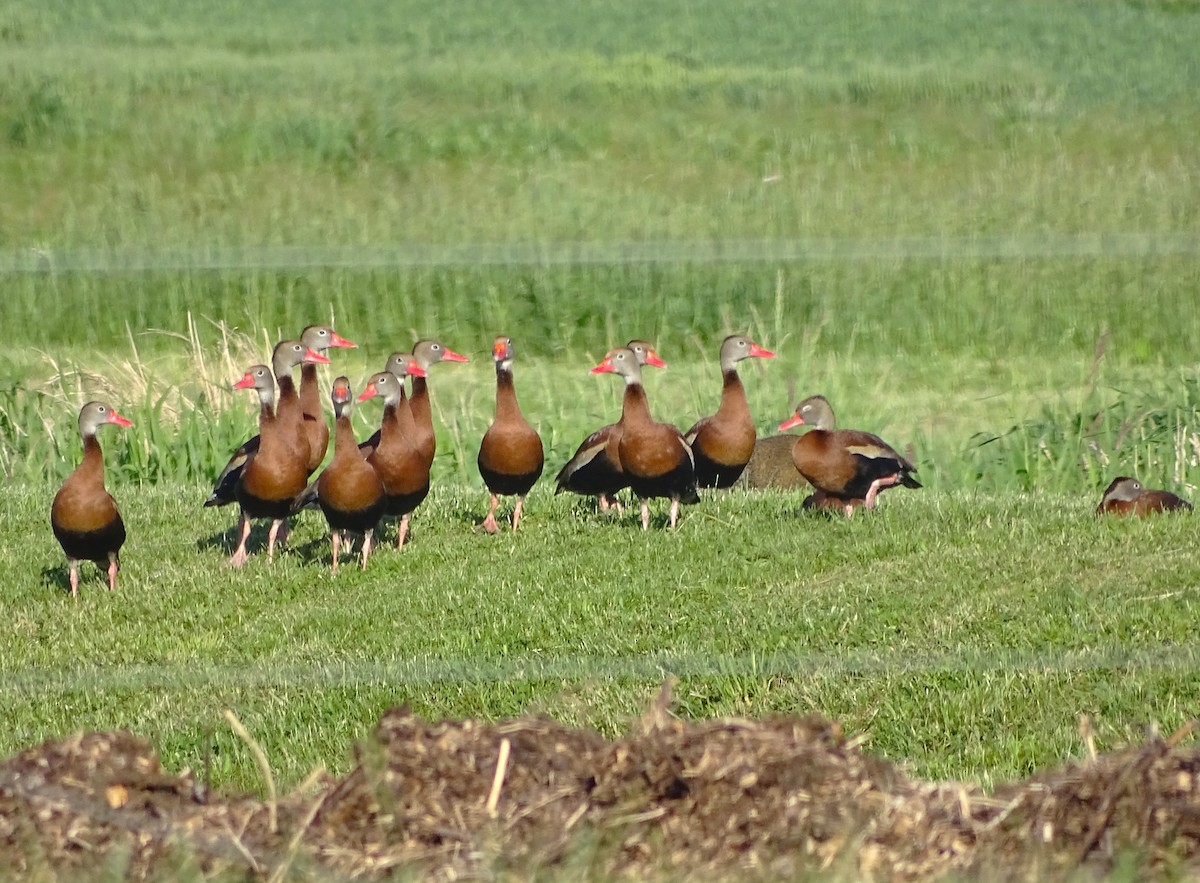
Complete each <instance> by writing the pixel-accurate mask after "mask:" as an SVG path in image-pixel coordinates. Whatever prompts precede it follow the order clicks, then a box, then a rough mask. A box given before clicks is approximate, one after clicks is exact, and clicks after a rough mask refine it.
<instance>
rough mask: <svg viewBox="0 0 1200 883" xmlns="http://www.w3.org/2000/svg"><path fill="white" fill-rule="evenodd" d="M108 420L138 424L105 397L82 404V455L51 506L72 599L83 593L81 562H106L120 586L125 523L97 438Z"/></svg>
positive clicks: (110, 584) (110, 575) (112, 582)
mask: <svg viewBox="0 0 1200 883" xmlns="http://www.w3.org/2000/svg"><path fill="white" fill-rule="evenodd" d="M109 423H111V424H112V425H113V426H133V423H132V422H131V421H129V420H126V419H125V418H124V417H122V416H121V415H120V414H118V413H117V412H116V411H114V410H113V409H112V406H111V405H108V404H106V403H105V402H88V403H87V404H86V405H84V406H83V407H82V408H80V409H79V434H80V436H82V438H83V460H81V461H80V463H79V465H78V466H76V467H75V471H74V472H72V473H71V474H70V476H68V477H67V480H66V481H64V482H63V486H62V487H61V488H59V489H58V493H57V494H55V495H54V503H53V504H52V505H51V506H50V527H51V529H52V530H53V531H54V536H55V538H56V539H57V540H58V542H59V545H61V546H62V548H63V551H64V552H65V553H66V554H67V570H68V572H69V575H70V581H71V597H72V598H78V597H79V562H80V561H95V562H96V564H97V565H99V566H100V567H104V566H106V565H107V567H108V590H109V591H110V592H111V591H112V590H113V589H115V588H116V587H117V571H118V570H120V569H121V559H120V552H121V546H122V545H123V544H124V542H125V523H124V522H123V521H122V520H121V513H120V511H118V509H117V501H116V500H114V499H113V498H112V494H110V493H109V492H108V491H107V490H105V489H104V454H103V453H102V452H101V450H100V442H98V441H96V431H97V430H98V429H99V428H100V427H101V426H105V425H107V424H109Z"/></svg>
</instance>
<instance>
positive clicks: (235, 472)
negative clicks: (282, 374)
mask: <svg viewBox="0 0 1200 883" xmlns="http://www.w3.org/2000/svg"><path fill="white" fill-rule="evenodd" d="M299 342H300V343H302V344H304V346H306V347H308V348H309V349H310V350H312V351H313V352H314V353H317V354H319V355H321V356H322V358H321V359H318V360H316V361H315V362H312V363H306V364H305V365H304V366H303V367H302V368H301V369H300V393H299V395H298V396H297V397H296V399H295V401H296V402H298V403H299V408H300V412H299V413H300V421H301V426H302V427H303V432H304V434H305V441H306V443H307V446H308V447H307V450H308V459H307V463H306V467H307V469H308V474H309V475H312V474H313V473H314V472H316V470H317V467H318V466H320V465H321V461H322V460H324V459H325V452H326V450H327V449H328V447H329V427H328V426H326V425H325V417H324V416H323V415H322V413H321V391H320V388H319V386H318V384H317V368H316V365H317V364H318V363H327V362H328V361H329V359H328V358H327V357H325V356H324V355H323V354H324V352H325V351H326V350H327V349H329V348H330V347H353V346H355V344H353V343H351V342H350V341H348V340H346V339H345V338H344V337H340V336H338V335H337V334H335V333H334V331H333V329H331V328H328V327H326V326H324V325H309V326H308V327H307V328H305V329H304V332H303V333H302V334H301V336H300V341H299ZM287 343H291V344H295V343H296V341H284V342H283V343H281V344H279V346H283V345H284V344H287ZM288 383H289V384H291V386H292V392H293V393H294V392H295V383H294V381H293V380H292V378H291V374H290V373H289V374H288ZM285 398H286V399H288V401H289V404H287V405H283V404H282V403H283V400H284V399H285ZM280 400H281V405H282V407H283V408H284V411H285V416H286V417H287V419H289V420H294V419H295V415H294V414H292V413H291V412H290V411H289V409H290V408H291V404H290V402H291V394H288V395H287V396H285V394H284V390H283V384H282V383H281V384H280ZM259 441H260V439H259V437H258V436H257V435H256V436H254V437H253V438H250V439H248V440H247V441H246V442H245V443H244V444H243V445H242V446H241V447H239V448H238V449H237V450H236V451H234V452H233V456H231V457H230V458H229V462H228V463H226V464H225V468H224V469H222V470H221V474H220V475H218V476H217V480H216V481H214V482H213V489H212V493H211V494H209V496H208V499H207V500H205V501H204V505H205V506H225V505H228V504H229V503H232V502H234V501H235V500H236V499H237V496H236V494H235V488H237V483H238V479H240V478H241V477H242V469H243V468H244V467H245V465H246V460H247V459H248V458H249V457H250V455H251V454H253V453H254V452H255V451H257V450H258V445H259Z"/></svg>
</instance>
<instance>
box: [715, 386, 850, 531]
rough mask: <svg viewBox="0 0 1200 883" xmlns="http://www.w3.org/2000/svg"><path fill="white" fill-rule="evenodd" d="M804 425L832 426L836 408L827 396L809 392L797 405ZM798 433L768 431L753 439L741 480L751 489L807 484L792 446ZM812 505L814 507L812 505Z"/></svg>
mask: <svg viewBox="0 0 1200 883" xmlns="http://www.w3.org/2000/svg"><path fill="white" fill-rule="evenodd" d="M796 410H797V411H798V412H799V413H800V416H802V417H804V425H805V426H812V427H814V428H816V429H833V428H834V426H835V423H834V416H833V408H832V407H830V405H829V401H828V400H827V399H826V398H825V396H809V397H808V398H807V399H805V400H804V401H802V402H801V403H800V404H799V405H797V406H796ZM797 438H799V436H798V435H769V436H767V437H766V438H760V439H757V440H756V441H755V442H754V453H753V454H751V455H750V462H749V463H747V464H746V470H745V471H744V472H743V473H742V477H741V478H739V479H738V484H739V485H741V486H742V487H746V488H751V489H761V488H778V489H781V490H790V489H792V488H803V487H807V486H808V479H806V478H805V477H804V476H803V475H801V474H800V470H798V469H797V468H796V461H795V460H793V459H792V448H793V447H795V445H796V439H797ZM809 508H811V507H809Z"/></svg>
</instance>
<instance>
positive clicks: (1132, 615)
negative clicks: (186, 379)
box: [0, 484, 1200, 787]
mask: <svg viewBox="0 0 1200 883" xmlns="http://www.w3.org/2000/svg"><path fill="white" fill-rule="evenodd" d="M204 492H205V489H204V488H202V487H199V486H196V487H146V488H134V487H127V488H124V489H123V490H122V492H121V503H122V505H123V507H124V510H125V513H126V519H127V522H128V524H129V526H130V539H129V542H128V544H127V546H126V548H125V554H124V556H123V557H124V562H125V566H124V569H123V571H122V574H121V582H120V585H119V587H118V592H117V593H116V594H114V595H110V594H108V593H107V591H105V589H104V585H103V582H102V581H101V580H100V579H99V577H98V576H95V575H94V574H95V570H94V569H89V568H88V567H87V566H86V565H85V577H84V580H83V585H82V588H81V597H80V599H79V601H78V602H77V603H72V602H71V601H70V599H69V597H68V596H67V595H66V594H65V574H64V568H63V562H62V559H61V554H60V552H59V550H58V549H57V547H56V545H55V543H54V540H53V538H52V537H51V535H50V532H49V530H48V527H47V524H46V510H47V508H48V505H49V495H48V493H47V492H46V491H45V490H34V489H28V488H12V489H9V490H8V491H7V492H6V496H7V499H6V505H5V508H4V514H3V516H2V517H3V526H4V533H5V535H6V536H8V537H12V538H20V540H19V541H16V542H9V543H6V544H5V546H4V549H3V552H2V553H0V582H2V584H3V585H5V586H6V587H7V588H6V591H5V592H4V594H3V600H2V601H0V610H2V612H3V615H4V617H5V619H6V621H8V622H10V623H12V625H11V632H10V638H9V640H8V641H7V642H5V649H4V651H3V653H2V654H0V660H2V662H0V664H2V669H0V691H2V692H3V693H4V703H5V707H6V714H5V727H4V728H3V732H2V734H0V751H5V752H7V751H15V750H17V749H19V748H21V747H23V746H25V745H28V744H30V743H33V742H35V741H37V740H40V739H43V738H46V737H49V736H53V735H58V734H63V733H67V732H71V731H74V730H77V729H107V728H113V727H125V728H129V729H132V730H133V731H135V732H137V733H140V734H142V735H144V736H146V737H148V738H150V739H151V740H152V741H153V742H154V743H155V744H156V745H158V746H159V747H160V748H161V751H162V753H163V755H164V758H165V761H166V763H167V764H168V765H169V766H171V767H173V768H180V767H184V766H186V767H190V768H192V769H200V768H202V767H204V765H205V763H206V761H205V759H204V758H205V757H206V752H208V751H209V746H210V745H211V746H212V752H213V753H212V756H211V763H212V775H213V779H214V781H216V782H218V783H220V784H223V785H229V786H239V787H256V785H257V783H258V773H257V772H256V770H255V767H254V764H253V761H252V759H251V757H250V756H249V754H248V752H247V751H245V750H244V748H243V746H242V745H241V743H240V742H239V741H238V740H237V739H236V738H235V737H234V736H233V735H232V734H231V733H230V731H229V730H228V728H227V726H226V725H225V723H224V721H223V719H222V717H221V713H222V710H223V709H224V708H226V707H229V708H232V709H234V710H235V711H236V712H237V714H238V715H239V716H240V717H241V719H242V720H243V721H244V722H245V724H246V725H247V727H248V728H249V729H250V731H251V732H252V733H253V734H254V735H255V737H256V738H257V739H258V740H259V741H260V742H261V743H262V745H263V747H264V749H265V750H266V752H267V754H268V756H269V757H270V759H271V763H272V765H273V767H274V769H275V771H276V774H277V775H278V776H279V778H280V779H281V781H283V782H285V783H295V782H297V781H299V780H300V779H302V778H303V777H304V776H305V775H306V774H307V773H308V772H309V771H310V769H311V768H312V767H314V766H315V765H317V764H322V763H323V764H325V765H327V766H328V767H329V768H331V769H333V770H344V769H346V768H347V766H348V765H349V763H350V746H351V744H352V742H353V741H354V740H356V739H360V738H362V737H363V736H365V735H366V734H367V733H368V732H369V729H370V727H371V725H372V724H373V722H374V721H375V720H376V719H377V718H378V716H379V714H380V713H381V712H382V711H383V710H384V709H385V708H387V707H390V706H392V705H397V704H400V703H408V704H409V705H411V706H412V707H413V709H414V710H415V711H417V712H418V713H420V714H422V715H426V716H428V717H431V718H435V719H436V718H441V717H445V716H451V717H456V716H484V717H488V718H499V717H505V716H509V715H517V714H522V713H527V712H539V713H546V714H550V715H552V716H554V717H556V718H558V719H561V720H565V721H569V722H572V723H576V724H579V725H582V726H589V727H596V728H599V729H600V730H601V731H603V732H606V733H609V734H613V733H618V732H621V731H623V730H624V729H625V728H626V727H627V726H628V725H629V724H630V722H631V721H632V720H633V719H634V718H635V717H636V716H637V715H638V714H639V713H640V711H641V710H642V709H643V708H644V706H645V704H646V703H647V702H648V701H649V700H650V698H651V697H652V696H653V695H654V693H655V692H656V690H657V688H658V686H659V684H660V683H661V681H662V680H663V679H664V678H665V677H667V676H668V675H671V674H674V675H676V676H678V677H679V678H680V683H679V685H678V687H677V691H676V692H677V697H678V706H677V710H678V712H679V713H680V714H683V715H686V716H690V717H709V716H714V715H746V716H759V715H763V714H767V713H770V712H784V713H796V714H799V713H807V712H820V713H823V714H827V715H830V716H832V717H833V718H835V719H837V720H840V721H841V722H842V723H843V724H844V726H845V727H846V729H847V730H848V731H849V732H851V733H865V734H867V735H868V736H869V744H870V746H871V750H873V751H878V752H881V753H883V754H886V755H887V756H889V757H892V758H895V759H903V760H908V761H911V764H912V769H913V771H914V772H915V773H918V774H921V775H926V776H932V777H952V778H969V779H979V780H982V781H984V782H992V781H995V780H999V779H1005V778H1009V777H1013V776H1018V775H1022V774H1025V773H1028V772H1030V771H1031V770H1033V769H1035V768H1037V767H1041V766H1045V765H1050V764H1056V763H1058V762H1060V761H1062V760H1064V759H1065V758H1068V757H1074V756H1079V755H1080V754H1081V753H1082V752H1083V751H1084V747H1083V745H1084V743H1083V742H1082V741H1081V740H1080V738H1079V736H1078V733H1077V718H1078V717H1079V716H1080V715H1088V716H1089V717H1090V718H1091V720H1092V725H1093V727H1094V730H1095V732H1096V734H1097V739H1098V742H1099V744H1100V746H1101V747H1105V746H1109V745H1114V744H1117V743H1120V742H1122V741H1124V740H1126V739H1131V738H1138V737H1139V736H1140V735H1141V734H1142V733H1143V732H1144V727H1146V726H1152V725H1157V726H1159V727H1161V728H1164V729H1173V728H1174V727H1175V726H1177V725H1179V724H1180V723H1182V722H1183V721H1185V720H1186V719H1188V717H1189V716H1190V715H1191V714H1193V713H1194V709H1195V708H1196V703H1197V701H1198V700H1200V682H1197V679H1196V678H1195V676H1194V672H1195V667H1196V664H1197V662H1198V661H1200V643H1198V642H1197V641H1196V637H1195V618H1196V614H1197V605H1198V603H1200V553H1198V552H1197V550H1196V543H1195V531H1196V528H1195V522H1194V520H1193V519H1192V518H1190V517H1172V518H1160V519H1156V520H1150V521H1118V520H1100V519H1097V518H1095V517H1094V516H1093V515H1092V513H1091V505H1092V501H1089V500H1079V499H1067V498H1062V497H1054V496H1044V495H1027V494H1007V495H998V494H973V493H967V492H952V493H938V492H930V491H924V490H922V491H903V490H898V491H893V492H889V493H888V494H886V495H885V497H884V500H883V502H882V506H881V508H880V510H879V511H878V512H877V513H875V514H874V515H873V516H871V517H856V518H854V519H850V520H846V519H827V518H824V517H805V516H802V515H800V514H799V512H798V506H799V499H798V498H797V497H794V496H788V495H785V494H782V493H779V492H774V493H764V494H748V493H745V492H733V493H728V494H724V495H720V496H716V497H713V498H706V499H705V500H704V501H703V503H702V504H700V505H698V506H695V507H692V508H690V509H687V510H686V517H685V518H684V520H683V522H682V524H681V526H680V528H679V529H678V530H677V531H676V532H674V533H671V532H667V531H665V530H662V529H661V526H662V521H663V513H662V512H661V511H659V512H658V515H657V518H656V523H655V525H654V529H652V530H651V531H650V532H648V533H643V532H642V531H641V530H640V529H637V527H636V525H635V516H634V515H632V514H630V515H626V516H625V517H624V518H615V517H606V516H601V515H600V514H598V513H597V512H595V511H594V509H593V508H592V507H590V506H588V505H585V504H583V503H582V502H581V501H578V500H576V499H570V498H566V497H561V496H560V497H554V496H552V495H551V494H550V493H549V488H548V487H547V486H546V485H544V484H543V485H542V486H540V487H539V488H538V490H537V492H535V493H534V494H533V495H532V496H531V498H530V500H529V502H528V506H527V509H526V519H523V521H522V530H521V532H520V533H519V534H517V535H515V536H514V535H511V534H509V533H504V534H502V535H498V536H495V537H489V536H486V535H485V534H483V533H481V532H480V531H478V530H476V529H475V528H474V524H475V523H476V522H477V521H478V520H479V519H480V518H481V516H482V513H483V511H484V506H485V503H486V500H485V498H484V496H483V495H482V493H481V492H479V491H475V490H471V491H467V490H466V489H456V488H453V487H444V486H443V487H439V488H437V489H436V490H435V492H434V494H433V495H432V497H431V498H430V500H429V501H428V502H427V503H426V504H425V506H424V507H423V508H422V510H421V511H420V513H419V515H418V516H417V518H416V519H415V522H414V529H413V530H414V533H413V537H412V543H411V546H410V547H408V548H406V549H405V550H404V551H403V552H402V553H397V552H396V551H395V549H394V548H390V547H385V548H382V549H380V550H379V551H378V552H377V554H376V555H375V556H374V557H373V558H372V560H371V562H370V566H369V568H368V570H367V571H366V572H365V573H361V572H359V571H357V570H356V569H354V568H353V567H347V568H345V569H343V571H342V572H341V573H340V574H339V575H338V577H336V578H333V577H331V575H330V573H329V571H328V561H329V547H328V540H327V536H326V532H325V529H324V524H323V521H322V519H321V518H320V516H319V514H317V513H305V515H304V517H303V518H302V519H301V520H300V522H299V523H298V525H297V527H296V528H295V530H294V531H293V534H292V542H291V548H290V549H289V550H288V551H287V552H286V553H285V554H283V555H281V556H280V557H279V558H278V559H277V560H276V561H275V562H274V563H268V562H267V561H266V560H265V557H263V556H258V555H256V556H254V558H252V560H251V562H250V563H249V564H248V565H247V567H246V568H245V569H244V570H242V571H232V570H229V569H228V568H226V567H225V566H224V561H225V558H226V557H227V554H228V549H229V542H230V532H229V528H230V526H231V523H232V519H233V514H234V513H233V512H232V511H230V510H222V511H213V510H201V509H199V508H198V503H199V501H200V500H201V499H202V497H203V495H204ZM256 536H257V537H258V539H259V540H261V535H260V534H256ZM393 536H394V534H393V533H392V532H391V531H388V532H387V533H386V537H387V538H388V539H390V538H392V537H393ZM385 542H386V541H385Z"/></svg>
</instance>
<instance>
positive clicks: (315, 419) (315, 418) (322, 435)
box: [300, 325, 356, 475]
mask: <svg viewBox="0 0 1200 883" xmlns="http://www.w3.org/2000/svg"><path fill="white" fill-rule="evenodd" d="M300 342H301V343H302V344H304V345H305V346H306V347H308V348H309V349H310V350H312V351H313V352H315V353H322V354H324V352H325V351H326V350H328V349H330V348H331V347H337V348H353V347H354V346H356V344H354V343H351V342H350V341H348V340H346V338H344V337H342V336H341V335H339V334H337V333H336V332H335V331H334V330H333V329H332V328H329V327H328V326H326V325H309V326H308V327H307V328H305V329H304V330H303V331H302V332H301V333H300ZM300 413H301V415H302V416H303V420H304V431H305V433H306V434H307V435H308V474H309V475H312V474H313V473H314V472H316V471H317V467H318V466H320V465H321V461H322V460H324V459H325V452H326V451H327V450H328V449H329V427H328V426H327V425H326V424H325V414H324V412H323V411H322V410H321V387H320V384H319V383H317V366H316V364H315V363H312V362H305V363H304V364H303V365H301V366H300Z"/></svg>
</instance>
